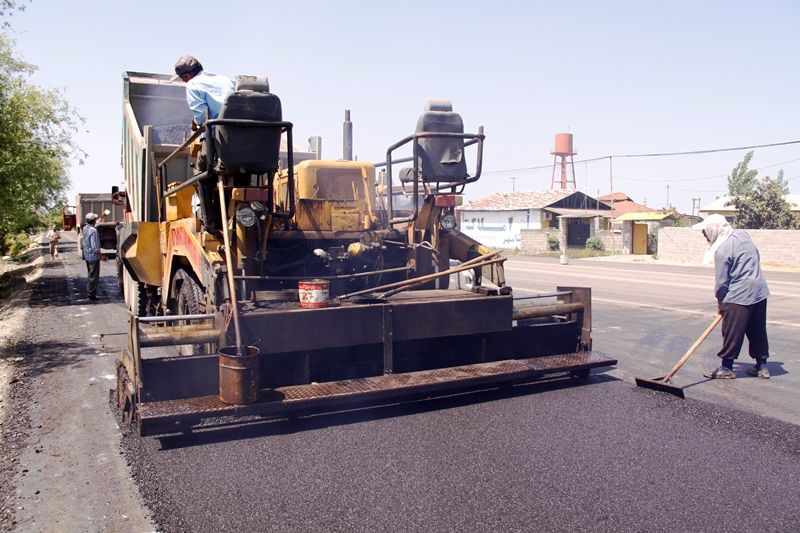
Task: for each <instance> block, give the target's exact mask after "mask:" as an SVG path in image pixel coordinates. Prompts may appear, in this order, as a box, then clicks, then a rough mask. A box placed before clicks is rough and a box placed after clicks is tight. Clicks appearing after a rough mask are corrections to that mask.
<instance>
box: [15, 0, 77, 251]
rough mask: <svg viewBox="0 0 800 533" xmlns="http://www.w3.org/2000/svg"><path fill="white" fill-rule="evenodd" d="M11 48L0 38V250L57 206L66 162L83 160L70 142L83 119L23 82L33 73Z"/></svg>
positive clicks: (57, 96) (54, 94)
mask: <svg viewBox="0 0 800 533" xmlns="http://www.w3.org/2000/svg"><path fill="white" fill-rule="evenodd" d="M9 4H11V6H12V7H13V4H14V3H13V2H8V1H5V2H4V3H0V14H2V13H4V10H5V9H6V8H8V7H9ZM13 46H14V42H13V40H11V39H10V38H8V36H6V35H5V34H4V33H3V34H0V246H2V243H3V241H4V238H5V235H7V234H13V233H17V232H19V231H23V230H27V229H30V228H32V227H34V226H36V225H37V224H38V223H40V220H41V216H42V215H44V214H46V212H47V211H49V210H51V209H52V208H53V207H54V206H55V205H57V204H59V203H61V202H62V201H63V198H64V191H65V190H66V189H67V187H68V186H69V179H68V178H67V169H68V168H69V164H70V161H71V160H77V161H78V162H79V163H82V158H83V156H84V153H83V152H82V151H81V150H80V149H79V148H78V147H77V146H76V145H75V143H74V141H73V139H72V135H73V134H74V132H75V131H77V128H78V125H79V124H81V123H82V122H83V119H82V118H81V117H80V116H79V115H77V113H76V112H75V111H74V110H73V109H72V107H71V106H70V105H69V104H68V103H67V101H66V100H65V99H64V98H63V96H62V95H61V93H60V92H59V91H57V90H54V89H41V88H39V87H37V86H35V85H33V84H32V83H30V82H29V81H28V77H29V76H30V75H31V74H32V73H33V72H34V71H35V70H36V67H35V66H33V65H31V64H29V63H26V62H24V61H22V60H19V59H17V58H15V57H14V50H13Z"/></svg>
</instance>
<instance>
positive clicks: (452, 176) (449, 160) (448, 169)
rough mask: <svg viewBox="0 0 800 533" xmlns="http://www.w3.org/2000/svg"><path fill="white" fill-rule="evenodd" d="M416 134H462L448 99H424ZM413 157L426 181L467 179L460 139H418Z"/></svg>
mask: <svg viewBox="0 0 800 533" xmlns="http://www.w3.org/2000/svg"><path fill="white" fill-rule="evenodd" d="M416 131H417V133H429V132H435V133H464V122H463V121H462V120H461V116H460V115H459V114H458V113H454V112H453V105H452V104H451V103H450V100H440V99H428V100H425V112H424V113H423V114H422V115H421V116H420V117H419V120H418V121H417V130H416ZM415 155H416V157H417V158H418V160H419V165H420V168H421V170H422V180H423V181H427V182H453V183H454V182H461V181H464V180H466V179H467V178H469V174H468V173H467V162H466V160H465V159H464V139H463V138H458V139H456V138H436V137H422V138H419V139H418V144H417V149H416V154H415Z"/></svg>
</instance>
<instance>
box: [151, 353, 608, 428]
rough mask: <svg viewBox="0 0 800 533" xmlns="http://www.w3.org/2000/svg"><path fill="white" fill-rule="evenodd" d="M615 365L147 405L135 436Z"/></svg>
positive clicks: (549, 364) (474, 370)
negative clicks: (209, 421) (251, 400)
mask: <svg viewBox="0 0 800 533" xmlns="http://www.w3.org/2000/svg"><path fill="white" fill-rule="evenodd" d="M614 364H616V360H614V359H611V358H609V357H606V356H604V355H602V354H598V353H593V352H579V353H571V354H561V355H553V356H544V357H534V358H531V359H521V360H506V361H496V362H491V363H478V364H473V365H463V366H458V367H452V368H444V369H436V370H425V371H419V372H409V373H406V374H389V375H384V376H375V377H370V378H362V379H352V380H342V381H335V382H329V383H320V384H309V385H297V386H289V387H280V388H277V389H274V390H262V391H261V393H262V401H261V402H259V403H255V404H251V405H238V406H237V405H227V404H225V403H224V402H222V401H221V400H220V399H219V397H218V396H216V395H215V396H202V397H194V398H187V399H182V400H169V401H160V402H150V403H143V404H140V405H139V406H138V407H139V417H138V423H139V431H140V433H141V434H142V435H153V434H160V433H170V432H174V431H176V430H177V428H179V427H182V425H186V424H188V425H191V424H194V423H197V422H200V421H201V420H202V419H205V418H215V417H224V416H258V415H261V416H264V415H275V414H284V413H286V412H288V411H292V410H295V409H296V410H301V409H314V408H321V407H325V408H332V407H337V406H344V405H348V404H354V403H358V404H359V405H367V404H370V403H378V402H380V401H381V400H389V399H392V400H396V399H398V398H401V397H413V396H415V395H422V394H429V393H432V392H443V391H447V390H452V389H460V388H470V387H476V386H490V385H493V384H500V383H509V382H516V381H524V380H530V379H534V378H537V377H542V376H546V375H551V374H560V373H580V372H585V371H589V370H590V369H592V368H598V367H603V366H610V365H614Z"/></svg>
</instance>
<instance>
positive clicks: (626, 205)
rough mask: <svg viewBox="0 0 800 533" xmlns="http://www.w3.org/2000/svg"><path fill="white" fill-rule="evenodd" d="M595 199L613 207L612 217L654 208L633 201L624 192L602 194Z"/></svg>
mask: <svg viewBox="0 0 800 533" xmlns="http://www.w3.org/2000/svg"><path fill="white" fill-rule="evenodd" d="M597 199H598V200H600V201H601V202H603V203H604V204H607V205H608V206H609V207H612V208H613V209H614V212H613V213H614V217H618V216H620V215H624V214H626V213H646V212H650V211H654V209H653V208H651V207H647V206H646V205H642V204H638V203H636V202H634V201H633V200H632V199H631V197H630V196H628V195H627V194H625V193H624V192H615V193H612V194H604V195H602V196H598V197H597Z"/></svg>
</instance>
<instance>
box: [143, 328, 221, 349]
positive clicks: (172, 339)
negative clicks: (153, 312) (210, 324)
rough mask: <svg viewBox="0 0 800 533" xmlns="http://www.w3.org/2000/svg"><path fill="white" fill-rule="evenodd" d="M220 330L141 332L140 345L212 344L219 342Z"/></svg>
mask: <svg viewBox="0 0 800 533" xmlns="http://www.w3.org/2000/svg"><path fill="white" fill-rule="evenodd" d="M219 334H220V332H219V330H216V329H203V330H196V331H183V332H171V333H170V332H164V331H159V332H141V333H140V334H139V345H140V346H141V347H142V348H153V347H156V346H179V345H181V344H211V343H217V342H219Z"/></svg>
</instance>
